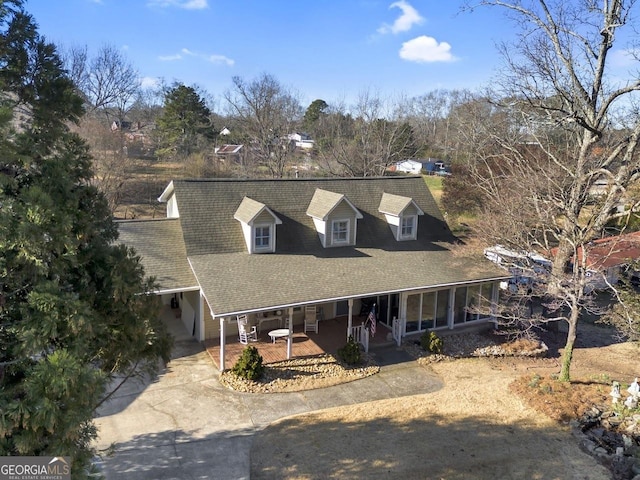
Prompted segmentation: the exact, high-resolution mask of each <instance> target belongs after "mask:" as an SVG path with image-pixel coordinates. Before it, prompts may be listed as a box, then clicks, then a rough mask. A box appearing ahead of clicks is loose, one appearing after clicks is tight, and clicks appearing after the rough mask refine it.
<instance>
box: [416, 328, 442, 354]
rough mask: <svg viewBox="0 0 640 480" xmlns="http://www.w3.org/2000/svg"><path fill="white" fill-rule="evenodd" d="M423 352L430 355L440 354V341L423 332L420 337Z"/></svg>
mask: <svg viewBox="0 0 640 480" xmlns="http://www.w3.org/2000/svg"><path fill="white" fill-rule="evenodd" d="M420 345H421V346H422V349H423V350H426V351H427V352H431V353H442V339H441V338H440V337H438V336H437V335H436V334H435V333H433V332H424V333H423V334H422V337H420Z"/></svg>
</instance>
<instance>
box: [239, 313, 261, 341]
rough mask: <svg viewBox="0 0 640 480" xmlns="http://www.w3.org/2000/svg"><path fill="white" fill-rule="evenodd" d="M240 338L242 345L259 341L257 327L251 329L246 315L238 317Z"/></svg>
mask: <svg viewBox="0 0 640 480" xmlns="http://www.w3.org/2000/svg"><path fill="white" fill-rule="evenodd" d="M237 318H238V337H240V343H241V344H243V345H246V344H248V343H249V342H257V341H258V332H257V330H256V326H255V325H254V326H252V327H251V328H250V329H248V328H249V325H248V323H249V321H248V320H247V316H246V315H238V317H237Z"/></svg>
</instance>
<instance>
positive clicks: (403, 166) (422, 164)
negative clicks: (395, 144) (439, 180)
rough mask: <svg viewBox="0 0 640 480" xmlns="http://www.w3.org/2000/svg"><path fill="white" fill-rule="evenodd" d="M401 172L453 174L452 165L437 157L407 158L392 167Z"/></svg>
mask: <svg viewBox="0 0 640 480" xmlns="http://www.w3.org/2000/svg"><path fill="white" fill-rule="evenodd" d="M390 170H391V171H395V172H400V173H410V174H412V175H420V174H421V173H423V172H424V173H426V174H427V175H451V167H450V166H449V165H447V164H445V163H444V162H443V161H442V160H438V159H437V158H427V159H407V160H403V161H401V162H398V163H396V164H395V165H393V166H392V167H391V169H390Z"/></svg>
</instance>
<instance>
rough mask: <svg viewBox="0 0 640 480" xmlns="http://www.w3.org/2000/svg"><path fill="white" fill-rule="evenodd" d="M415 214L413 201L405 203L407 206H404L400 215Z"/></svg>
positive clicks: (416, 211)
mask: <svg viewBox="0 0 640 480" xmlns="http://www.w3.org/2000/svg"><path fill="white" fill-rule="evenodd" d="M417 214H418V209H417V208H416V206H415V205H414V204H413V203H411V204H409V205H407V208H405V209H404V212H402V215H403V216H405V217H406V216H409V215H417Z"/></svg>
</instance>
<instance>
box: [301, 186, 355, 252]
mask: <svg viewBox="0 0 640 480" xmlns="http://www.w3.org/2000/svg"><path fill="white" fill-rule="evenodd" d="M341 205H346V208H345V207H343V208H342V209H341V210H337V209H338V208H339V207H340V206H341ZM349 212H351V213H349ZM307 215H309V216H310V217H311V218H312V220H313V224H314V226H315V228H316V231H317V232H318V237H319V238H320V242H321V243H322V246H323V247H325V248H327V247H333V246H335V247H341V246H347V245H355V244H356V239H357V225H358V220H360V219H362V218H363V216H362V213H360V211H359V210H358V209H357V208H356V207H355V205H353V203H351V202H350V201H349V199H348V198H347V197H346V196H345V195H343V194H341V193H335V192H330V191H328V190H322V189H321V188H316V191H315V192H314V194H313V197H312V198H311V202H310V203H309V207H308V208H307ZM340 222H346V223H347V225H346V226H347V232H346V233H347V240H346V241H342V240H340V241H335V238H334V228H335V227H334V226H335V225H337V224H338V223H340Z"/></svg>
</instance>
